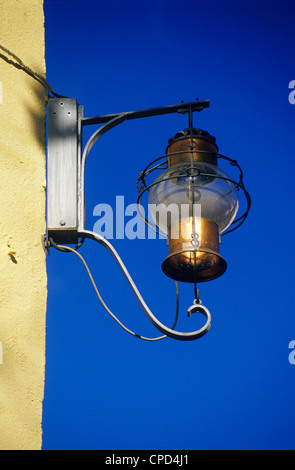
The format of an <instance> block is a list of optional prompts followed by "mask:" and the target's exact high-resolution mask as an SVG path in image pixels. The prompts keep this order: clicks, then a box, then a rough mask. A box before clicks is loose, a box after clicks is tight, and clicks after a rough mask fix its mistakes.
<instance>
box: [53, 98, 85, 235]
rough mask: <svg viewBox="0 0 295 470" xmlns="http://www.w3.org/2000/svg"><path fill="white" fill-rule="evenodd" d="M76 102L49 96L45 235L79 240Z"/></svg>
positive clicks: (77, 107) (71, 99) (73, 99)
mask: <svg viewBox="0 0 295 470" xmlns="http://www.w3.org/2000/svg"><path fill="white" fill-rule="evenodd" d="M78 111H79V106H78V105H77V100H76V99H75V98H58V99H56V98H49V101H48V136H47V138H48V142H47V238H49V237H52V238H53V239H54V241H55V242H56V243H68V244H72V243H77V240H78V230H77V228H78V165H79V162H78V159H79V140H80V139H79V126H78Z"/></svg>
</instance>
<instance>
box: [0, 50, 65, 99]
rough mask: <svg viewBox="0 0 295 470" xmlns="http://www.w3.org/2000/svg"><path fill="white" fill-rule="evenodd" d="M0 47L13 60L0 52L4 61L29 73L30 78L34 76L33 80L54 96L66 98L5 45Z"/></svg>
mask: <svg viewBox="0 0 295 470" xmlns="http://www.w3.org/2000/svg"><path fill="white" fill-rule="evenodd" d="M0 49H1V50H2V51H3V52H5V53H6V54H8V55H9V56H11V57H12V58H13V59H14V61H15V62H14V61H12V60H11V59H9V58H8V57H6V56H5V55H3V54H1V53H0V57H1V58H2V59H4V60H6V62H8V63H9V64H11V65H13V66H14V67H16V68H18V69H22V70H23V71H24V72H26V73H27V74H28V75H30V76H31V77H32V78H34V79H35V80H37V82H39V83H40V84H41V85H43V86H44V87H45V88H46V90H47V91H50V92H51V93H52V95H53V96H55V97H56V98H66V97H65V96H63V95H59V94H58V93H56V92H55V91H54V90H53V89H52V87H51V86H50V85H49V83H48V82H47V80H46V79H45V78H44V77H42V75H40V74H38V73H37V72H34V71H33V70H32V69H31V68H30V67H28V66H27V65H26V64H24V63H23V61H22V60H21V59H20V58H19V57H18V56H17V55H15V54H14V53H13V52H11V51H10V50H9V49H7V48H6V47H4V46H2V45H1V44H0Z"/></svg>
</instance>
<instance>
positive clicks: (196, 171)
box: [185, 166, 201, 177]
mask: <svg viewBox="0 0 295 470" xmlns="http://www.w3.org/2000/svg"><path fill="white" fill-rule="evenodd" d="M185 171H186V174H187V175H188V176H191V177H195V176H199V174H200V173H201V171H200V170H199V168H195V167H194V166H190V167H188V168H187V169H186V170H185Z"/></svg>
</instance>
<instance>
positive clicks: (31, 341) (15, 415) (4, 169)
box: [0, 0, 47, 450]
mask: <svg viewBox="0 0 295 470" xmlns="http://www.w3.org/2000/svg"><path fill="white" fill-rule="evenodd" d="M0 11H1V36H0V43H1V45H2V46H4V47H5V48H7V49H9V50H10V51H11V52H13V53H14V54H16V55H17V56H18V57H20V58H21V60H22V61H23V62H24V63H25V64H26V65H28V66H29V67H30V68H31V69H33V70H34V71H36V72H37V73H39V74H42V75H43V76H45V59H44V55H45V52H44V48H45V45H44V13H43V0H9V1H8V0H0ZM0 53H1V55H3V56H6V57H9V56H8V55H7V54H5V53H4V52H3V51H1V50H0ZM10 60H13V59H12V58H11V57H10ZM0 82H1V86H0V90H1V93H0V122H1V125H0V178H1V184H0V342H1V345H2V352H3V356H2V364H1V361H0V450H21V449H24V450H31V449H32V450H35V449H36V450H38V449H40V448H41V444H42V403H43V394H44V370H45V316H46V300H47V278H46V265H45V258H46V255H45V252H44V249H43V246H42V237H43V235H44V233H45V112H46V90H45V88H44V87H43V86H42V85H40V84H39V83H38V82H37V81H36V80H34V79H33V78H32V77H30V76H29V75H28V74H27V73H25V72H24V71H23V70H21V69H19V68H16V67H14V66H13V65H12V64H10V63H8V62H7V61H5V60H3V58H2V57H0Z"/></svg>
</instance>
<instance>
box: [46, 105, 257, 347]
mask: <svg viewBox="0 0 295 470" xmlns="http://www.w3.org/2000/svg"><path fill="white" fill-rule="evenodd" d="M208 107H209V101H208V100H204V101H199V100H196V101H194V102H190V103H180V104H177V105H171V106H164V107H158V108H150V109H145V110H140V111H131V112H125V113H118V114H109V115H101V116H93V117H85V116H84V108H83V106H80V105H78V103H77V100H76V99H73V98H50V99H49V102H48V159H47V160H48V161H47V235H46V244H47V247H48V248H49V247H50V246H54V247H56V248H58V249H61V250H62V251H66V250H70V251H75V252H77V249H78V248H79V246H80V244H81V242H80V243H79V239H81V237H82V239H83V240H84V239H85V238H90V239H92V240H95V241H97V242H99V243H100V244H102V245H103V246H104V247H105V248H107V250H108V251H109V252H110V253H111V255H112V256H113V257H114V258H115V260H116V262H117V263H118V265H119V266H120V268H121V270H122V272H123V274H124V276H125V277H126V279H127V281H128V283H129V285H130V287H131V289H132V290H133V293H134V294H135V296H136V298H137V300H138V302H139V304H140V305H141V307H142V309H143V311H144V313H145V314H146V315H147V317H148V318H149V319H150V321H151V322H152V323H153V324H154V326H155V327H156V328H157V329H158V330H159V331H161V333H163V334H164V337H165V336H169V337H171V338H174V339H180V340H193V339H197V338H199V337H201V336H203V335H204V334H205V333H206V332H207V331H208V330H209V328H210V326H211V314H210V312H209V310H208V309H207V308H206V307H205V306H204V305H202V303H201V301H200V299H199V290H198V288H197V284H198V283H199V282H205V281H209V280H212V279H215V278H217V277H219V276H221V275H222V274H223V273H224V272H225V270H226V266H227V265H226V261H225V260H224V259H223V257H222V256H221V255H220V253H219V243H220V237H221V236H222V235H223V234H226V233H229V232H231V231H233V230H235V229H236V228H238V227H239V226H240V225H241V224H242V223H243V222H244V220H245V219H246V217H247V215H248V212H249V209H250V205H251V199H250V196H249V194H248V192H247V191H246V189H245V186H244V183H243V173H242V170H241V168H240V166H239V165H238V163H237V161H235V160H231V159H230V158H228V157H225V156H224V155H221V154H219V153H218V147H217V145H216V142H215V138H214V137H212V136H211V135H210V134H209V133H208V132H206V131H202V130H200V129H195V128H194V127H193V124H192V121H193V119H192V116H193V113H194V112H196V111H198V112H199V111H201V110H203V109H204V108H208ZM171 113H182V114H188V117H189V126H188V128H187V129H185V130H183V131H181V132H179V133H177V134H176V135H175V136H174V137H173V138H171V139H170V140H169V142H168V147H167V149H166V154H165V155H164V156H163V157H159V158H158V159H156V161H153V162H151V163H150V164H149V165H148V166H147V167H146V168H145V169H144V171H142V172H141V173H140V175H139V178H138V190H139V197H138V200H137V203H138V210H139V213H140V214H141V215H142V211H141V201H142V197H143V195H144V194H145V193H148V194H149V199H148V201H149V210H150V212H151V217H152V219H153V221H151V220H148V219H146V218H145V217H144V216H143V215H142V216H143V217H144V220H145V222H146V223H147V225H148V226H149V227H151V228H152V229H153V230H156V231H157V232H159V233H160V234H161V235H163V236H166V237H167V240H168V247H169V253H168V256H167V257H166V258H165V259H164V261H163V263H162V270H163V272H164V273H165V274H166V275H167V276H168V277H170V278H172V279H174V281H175V283H176V282H177V281H182V282H189V283H193V285H194V294H195V299H194V302H193V305H192V306H191V307H189V309H188V315H189V316H191V315H192V314H193V313H197V312H198V313H201V314H203V315H204V316H205V319H206V323H205V324H204V326H203V327H201V328H200V329H199V330H197V331H192V332H180V331H177V330H175V324H174V325H173V327H172V328H168V327H167V326H165V325H164V324H163V323H161V322H160V321H159V320H158V319H157V318H156V317H155V316H154V315H153V313H152V312H151V311H150V309H149V308H148V306H147V305H146V303H145V301H144V300H143V298H142V296H141V294H140V292H139V291H138V289H137V287H136V285H135V283H134V281H133V279H132V278H131V276H130V274H129V272H128V271H127V269H126V266H125V264H124V263H123V261H122V260H121V258H120V256H119V254H118V253H117V252H116V250H115V248H114V247H113V245H112V244H111V243H110V242H109V241H108V240H107V239H106V238H104V237H103V236H102V235H100V234H98V233H95V232H92V231H89V230H87V229H86V216H85V214H86V204H85V194H84V189H85V188H84V184H85V180H84V175H85V165H86V161H87V158H88V155H89V152H90V150H91V148H92V146H93V145H94V144H95V142H96V141H97V140H98V139H99V138H100V137H101V136H102V135H103V134H105V133H106V132H108V131H109V130H110V129H112V128H114V127H115V126H117V125H119V124H121V123H122V122H124V121H127V120H132V119H140V118H145V117H149V116H159V115H166V114H171ZM97 124H99V125H100V127H99V128H98V129H96V130H95V132H94V133H93V134H92V136H91V137H90V138H89V140H88V141H87V143H86V145H85V146H84V148H83V143H82V134H83V128H84V127H85V126H87V125H97ZM220 159H223V160H226V161H227V162H229V163H230V164H231V165H232V166H235V167H236V168H237V169H238V170H239V173H240V174H239V179H238V181H237V182H236V181H234V180H233V179H231V177H229V176H228V175H227V173H225V172H224V171H222V170H221V169H220V168H219V167H218V165H217V162H218V160H220ZM159 170H164V171H162V172H161V173H160V175H159V176H158V177H157V178H156V179H155V180H154V181H153V182H151V183H149V182H148V181H147V180H148V179H149V178H150V175H151V174H155V172H157V171H159ZM239 190H242V192H243V193H244V195H245V198H246V202H247V208H246V211H245V212H244V213H243V214H242V215H241V216H239V217H236V216H237V213H238V209H239V203H238V192H239ZM71 244H75V245H77V246H76V248H74V249H73V248H69V247H68V245H71ZM176 285H177V284H176ZM177 293H178V289H177ZM177 298H178V297H177ZM125 329H126V328H125ZM127 330H128V329H127ZM128 331H129V332H130V330H128ZM135 336H139V335H135ZM143 338H144V337H143ZM161 338H163V336H162V337H161ZM144 339H146V338H144ZM156 339H159V338H156Z"/></svg>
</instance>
